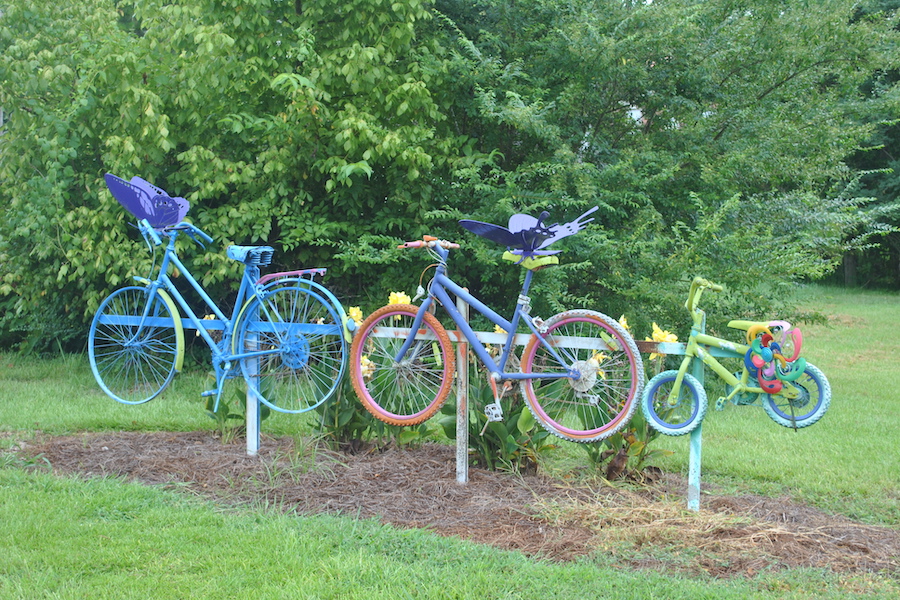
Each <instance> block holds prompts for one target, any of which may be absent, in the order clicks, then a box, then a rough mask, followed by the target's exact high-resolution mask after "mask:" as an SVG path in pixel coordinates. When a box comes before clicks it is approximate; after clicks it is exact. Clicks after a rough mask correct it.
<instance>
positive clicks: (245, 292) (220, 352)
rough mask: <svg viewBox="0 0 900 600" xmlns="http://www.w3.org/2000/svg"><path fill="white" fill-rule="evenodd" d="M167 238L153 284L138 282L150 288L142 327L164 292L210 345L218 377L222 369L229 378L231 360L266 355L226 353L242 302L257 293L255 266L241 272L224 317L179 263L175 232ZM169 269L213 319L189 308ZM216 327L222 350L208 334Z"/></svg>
mask: <svg viewBox="0 0 900 600" xmlns="http://www.w3.org/2000/svg"><path fill="white" fill-rule="evenodd" d="M168 237H169V242H168V244H166V249H165V251H164V253H163V259H162V263H161V264H160V267H159V275H158V276H157V277H156V279H155V280H152V281H149V280H147V279H144V278H139V279H138V281H140V282H142V283H145V284H147V285H148V286H149V288H150V296H149V301H148V302H147V305H146V307H145V309H144V310H145V314H144V315H143V316H142V323H141V325H143V324H144V323H145V322H146V319H148V318H149V317H148V315H147V314H146V311H147V310H149V308H150V306H152V300H153V298H154V296H155V295H156V294H158V293H159V292H160V290H164V291H165V292H166V294H168V295H169V296H170V297H171V298H172V299H174V300H175V302H177V303H178V306H179V307H180V308H181V310H182V312H183V314H184V315H185V316H186V317H187V321H188V323H189V324H190V326H189V327H190V328H194V329H196V330H197V333H198V335H199V336H200V337H201V338H203V340H204V341H205V342H206V344H207V346H209V348H210V351H211V352H212V356H213V366H214V368H215V369H216V373H217V375H220V374H221V373H220V370H223V372H224V373H225V374H226V376H232V371H233V365H231V364H229V363H231V362H232V361H236V360H241V359H243V358H250V357H253V356H262V355H264V354H267V352H254V353H242V354H234V353H229V352H227V351H226V350H225V349H226V348H228V347H229V345H230V343H231V339H232V337H233V335H234V329H235V327H236V325H237V321H238V316H239V315H240V311H241V309H242V308H243V306H244V304H245V302H246V301H247V300H248V299H249V298H250V297H251V296H252V295H253V294H254V293H256V285H255V282H256V280H258V279H259V268H258V267H257V266H255V265H245V268H244V273H243V276H242V278H241V286H240V288H239V289H238V294H237V298H236V299H235V304H234V309H233V311H232V316H231V318H230V319H229V318H228V317H226V316H225V314H224V313H223V311H222V310H221V309H220V308H219V306H218V305H217V304H216V303H215V302H214V301H213V299H212V298H210V297H209V295H208V294H207V293H206V291H205V290H204V289H203V288H202V287H201V285H200V283H199V282H197V280H196V279H195V278H194V276H193V275H191V273H190V271H189V270H188V268H187V267H186V266H185V265H184V263H182V262H181V260H180V259H179V258H178V254H177V252H176V250H175V241H176V238H177V237H178V233H177V232H171V233H169V234H168ZM170 267H174V268H176V269H178V271H179V273H181V276H182V277H183V278H184V280H185V281H187V283H188V284H189V285H190V287H191V288H192V289H193V290H194V291H195V292H196V293H197V295H198V296H199V297H200V299H201V300H202V301H203V303H204V304H205V305H206V306H207V307H208V308H209V309H210V310H211V311H212V312H213V314H214V315H215V316H216V320H208V319H200V318H199V317H198V316H197V314H196V313H195V312H194V311H193V309H192V308H191V307H190V305H189V304H188V302H187V300H185V298H184V296H183V295H182V294H181V292H180V291H179V290H178V288H177V287H175V284H174V282H173V281H172V279H171V278H170V277H169V269H170ZM184 321H185V320H184V319H182V320H181V327H185V322H184ZM219 328H221V329H222V330H223V334H222V345H221V348H220V347H219V344H218V343H216V341H215V340H213V338H212V336H211V335H210V333H209V330H210V329H219ZM181 351H182V352H183V351H184V349H183V348H182V349H181Z"/></svg>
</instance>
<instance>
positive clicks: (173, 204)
mask: <svg viewBox="0 0 900 600" xmlns="http://www.w3.org/2000/svg"><path fill="white" fill-rule="evenodd" d="M106 186H107V187H108V188H109V191H110V192H112V195H113V197H114V198H115V199H116V200H118V201H119V204H121V205H122V206H123V207H125V210H127V211H128V212H130V213H131V214H133V215H134V216H135V217H137V218H138V219H147V222H148V223H150V226H151V227H153V228H154V229H165V228H166V227H170V226H172V225H178V224H179V223H181V221H182V220H183V219H184V216H185V215H186V214H187V212H188V209H189V208H190V207H191V205H190V203H188V201H187V200H185V199H184V198H172V197H171V196H169V194H167V193H166V192H165V191H164V190H161V189H160V188H158V187H156V186H155V185H153V184H152V183H149V182H147V181H145V180H143V179H141V178H140V177H132V178H131V181H125V180H124V179H120V178H118V177H116V176H115V175H111V174H109V173H107V174H106Z"/></svg>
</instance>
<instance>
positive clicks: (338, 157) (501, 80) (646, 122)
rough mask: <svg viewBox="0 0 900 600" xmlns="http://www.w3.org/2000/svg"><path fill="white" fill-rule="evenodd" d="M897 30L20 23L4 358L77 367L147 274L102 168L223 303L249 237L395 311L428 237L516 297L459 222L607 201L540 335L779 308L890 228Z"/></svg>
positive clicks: (232, 7)
mask: <svg viewBox="0 0 900 600" xmlns="http://www.w3.org/2000/svg"><path fill="white" fill-rule="evenodd" d="M896 7H897V3H896V2H891V1H885V0H882V1H875V0H869V1H867V2H862V3H860V2H856V1H850V0H817V1H815V2H791V3H784V2H782V1H780V0H754V1H751V2H736V1H734V0H712V1H704V2H699V1H696V0H657V1H654V2H652V3H645V2H630V1H620V0H617V1H606V0H574V1H571V0H566V1H565V2H562V1H559V0H539V1H535V2H528V3H522V2H511V1H508V0H471V1H466V2H461V1H459V0H433V1H427V0H395V1H392V2H387V1H385V0H344V1H341V2H334V1H332V0H297V1H296V2H290V1H283V0H240V1H238V0H226V1H224V2H223V1H215V2H213V1H212V0H192V1H190V2H186V1H174V2H172V1H166V2H162V1H159V0H133V1H131V2H126V1H120V2H116V1H114V0H77V1H76V0H60V1H59V2H54V3H47V2H43V1H39V0H16V1H15V2H10V1H9V0H0V23H2V26H0V107H3V109H4V118H5V121H6V122H5V123H4V124H3V125H2V128H3V134H2V135H0V264H2V273H0V314H2V316H0V346H6V347H11V346H19V347H24V348H25V349H29V348H33V349H39V350H44V349H46V348H47V347H48V346H50V347H54V348H55V347H56V345H57V344H61V345H62V346H63V347H75V348H77V347H80V345H81V343H82V339H83V336H84V333H85V331H86V327H85V322H86V320H87V319H88V318H89V317H90V315H91V314H92V313H93V311H94V310H95V308H96V306H97V305H98V303H99V302H100V300H101V299H102V298H103V296H104V295H105V294H106V293H108V291H109V290H111V289H112V288H115V287H117V286H119V285H121V284H123V283H124V282H126V281H127V280H128V279H129V278H130V277H131V276H132V275H134V274H145V272H146V270H147V267H148V264H149V260H150V259H149V257H148V256H147V253H146V251H145V250H144V248H143V247H142V245H141V243H139V241H138V238H137V236H136V235H135V233H134V231H133V230H132V229H131V228H129V227H128V225H127V221H128V219H127V215H126V214H125V212H124V211H123V210H122V209H121V208H120V207H119V206H118V205H117V204H116V203H115V201H114V200H113V199H112V197H111V196H110V194H109V193H108V192H107V190H106V189H105V186H104V185H103V183H102V176H103V174H104V173H105V172H112V173H116V174H118V175H120V176H124V177H126V178H129V177H131V176H133V175H140V176H143V177H144V178H146V179H148V180H150V181H152V182H154V183H156V184H157V185H159V186H161V187H163V188H165V189H167V190H168V191H169V192H171V193H172V194H174V195H181V196H185V197H186V198H188V199H189V200H190V201H191V203H192V205H193V207H192V210H191V213H190V215H189V216H190V218H192V219H193V221H194V222H195V223H196V224H198V225H199V226H200V227H202V228H204V229H205V230H207V231H208V232H209V233H210V234H212V235H213V236H214V237H215V238H216V240H217V241H216V246H215V247H214V248H213V250H214V251H211V252H209V253H207V254H200V253H196V254H195V256H193V257H192V259H193V261H194V263H195V264H198V265H202V268H203V269H205V275H204V277H203V282H204V284H207V285H209V286H210V287H211V288H212V291H213V295H214V296H216V295H217V294H218V295H220V296H224V295H227V294H228V293H230V292H231V291H232V285H233V284H234V282H235V281H236V279H237V278H236V275H237V273H238V271H237V268H238V265H236V264H232V263H229V262H228V261H227V260H226V259H225V258H224V254H223V252H221V250H222V249H223V248H224V245H225V244H228V243H233V242H237V243H268V244H272V245H274V246H275V247H276V248H277V250H278V256H277V261H278V262H279V263H280V264H279V265H276V266H281V265H283V266H290V267H297V266H300V265H304V266H314V265H317V266H327V267H329V268H330V272H329V278H328V281H327V283H328V285H329V286H331V287H332V288H334V289H335V291H336V292H337V295H338V297H340V298H341V299H342V300H344V301H345V302H346V303H347V304H353V305H362V306H363V307H364V309H371V308H374V307H375V305H378V304H381V303H382V299H383V298H384V297H385V295H386V292H387V291H388V290H390V289H397V287H399V286H406V287H407V291H410V292H411V290H412V288H413V287H414V286H415V283H416V277H415V276H414V275H413V276H411V275H410V270H411V269H412V270H413V271H417V270H418V269H419V268H420V267H419V266H418V264H417V263H416V264H413V263H410V262H407V261H414V260H417V257H412V256H409V254H411V253H407V254H406V255H402V256H401V255H400V254H399V253H398V252H397V251H396V250H391V248H392V247H393V245H394V242H395V241H396V240H398V239H413V238H415V237H417V236H419V235H421V234H422V233H426V232H428V233H431V234H436V235H440V236H445V237H449V238H452V239H455V240H459V241H463V242H464V243H465V247H466V251H465V252H464V253H462V252H461V253H457V256H458V258H457V260H456V261H455V263H456V264H457V265H458V266H459V267H460V268H464V269H465V273H466V277H467V279H468V280H469V281H470V284H471V286H472V287H473V289H478V290H479V292H480V294H481V295H482V296H483V297H485V298H486V299H487V300H488V301H489V302H493V301H499V300H504V301H507V300H508V299H507V292H508V290H509V289H510V288H511V287H514V284H515V281H514V280H515V278H516V277H517V273H516V272H515V271H516V270H514V269H501V268H499V260H498V258H499V252H498V249H497V248H496V247H492V246H488V244H487V243H485V242H482V241H481V240H479V239H475V238H474V236H471V235H469V234H466V233H464V232H463V231H462V230H460V229H459V228H458V226H457V225H456V223H455V221H456V219H458V218H461V217H467V218H476V219H481V220H487V221H492V222H498V223H502V222H505V220H506V219H507V218H508V217H509V215H510V214H512V213H514V212H520V211H521V212H532V213H534V212H538V211H540V210H543V209H547V210H549V211H550V212H551V214H552V218H553V219H554V220H556V219H558V220H560V221H562V220H564V219H569V218H573V217H574V216H576V215H578V214H580V213H581V212H583V211H584V210H585V209H587V208H588V207H590V206H593V205H599V206H600V207H601V211H600V212H598V213H596V216H597V220H596V223H594V224H592V226H591V227H590V228H589V230H587V231H585V232H584V233H582V234H581V235H579V236H576V237H574V238H570V239H569V240H568V245H567V246H566V250H567V252H566V254H565V255H564V256H565V260H564V263H566V264H565V265H564V266H562V267H559V268H557V269H555V270H554V271H553V273H554V276H553V277H546V278H544V280H543V281H542V284H541V291H540V292H539V293H538V294H536V298H535V304H536V305H537V309H536V310H537V312H538V313H542V314H551V313H552V312H556V311H557V310H558V309H560V308H563V307H565V308H576V307H582V306H584V307H589V308H594V309H598V310H601V311H603V312H606V313H609V314H613V315H618V314H622V313H625V312H628V314H629V316H630V319H631V321H632V323H633V324H634V325H635V326H636V327H638V328H646V327H647V326H648V324H649V321H651V320H656V321H660V322H680V319H677V317H676V316H675V315H674V314H673V312H676V311H677V310H678V307H679V305H680V296H681V292H680V287H681V286H669V285H668V284H671V283H674V282H676V281H679V280H683V279H685V278H687V277H689V276H692V275H694V274H695V273H700V274H704V275H706V276H708V277H712V278H716V279H718V280H720V281H722V282H723V283H726V284H728V286H729V289H730V290H731V291H732V295H731V296H730V297H729V299H728V302H729V303H730V308H731V310H729V311H728V312H729V313H730V316H737V315H736V314H735V313H736V312H745V311H747V312H749V311H751V310H753V309H762V308H765V305H766V304H768V303H774V304H776V305H778V304H783V303H784V302H785V300H786V297H785V295H784V288H783V287H781V286H783V284H785V283H787V282H790V281H793V280H798V279H807V278H817V277H821V276H823V275H826V274H828V273H830V272H832V270H833V269H834V267H835V266H836V265H837V264H838V263H839V262H840V261H841V259H842V257H843V256H845V255H847V253H848V251H850V250H852V249H854V248H856V249H860V251H864V249H865V246H866V244H867V243H868V242H870V241H878V239H880V237H873V235H879V234H888V235H896V234H893V233H891V231H892V229H891V227H890V225H891V223H896V221H895V220H894V221H892V220H891V219H895V217H891V214H892V213H891V212H890V211H891V210H892V207H894V206H895V204H896V202H895V191H896V187H897V186H896V176H895V175H893V174H888V173H884V172H880V171H879V172H877V173H876V172H873V171H875V170H878V169H882V168H884V167H890V166H891V165H892V164H893V162H892V161H893V158H892V157H893V156H895V153H894V150H895V149H896V139H897V136H896V125H895V124H894V121H893V119H895V118H896V115H897V114H900V111H898V87H897V85H896V80H897V76H896V74H897V64H898V48H900V44H898V32H897V28H896V24H897V16H896V14H895V12H896V10H895V9H896ZM864 148H874V150H871V151H863V150H862V149H864ZM887 239H890V240H894V241H892V242H891V243H895V239H896V238H893V237H891V238H887ZM885 248H887V249H888V250H884V249H885ZM890 248H893V246H891V245H890V244H887V245H885V246H883V247H882V248H881V249H879V250H877V251H872V250H870V251H869V252H870V253H871V252H875V253H878V252H881V253H882V254H884V252H887V253H888V254H887V259H885V260H887V261H888V262H889V263H890V261H891V260H892V259H891V258H890V256H891V255H890V252H892V250H890ZM861 256H863V257H865V256H869V255H861ZM879 256H881V255H880V254H879ZM860 260H862V259H860ZM873 260H874V259H873ZM873 260H870V261H869V263H865V264H870V263H872V262H873ZM879 260H883V259H881V258H879ZM890 264H893V263H890ZM860 272H861V273H864V272H865V269H861V270H860ZM887 272H889V273H890V272H892V271H890V270H888V271H887ZM869 280H870V279H866V281H869ZM885 282H889V283H892V284H896V280H892V279H891V278H890V276H888V277H887V279H886V281H884V282H883V283H885ZM760 284H764V285H766V286H767V287H766V288H765V289H766V293H761V292H760V290H759V287H758V286H759V285H760ZM670 288H671V289H672V290H673V291H671V292H670V291H668V290H669V289H670ZM675 290H677V291H675ZM667 315H668V316H671V318H667Z"/></svg>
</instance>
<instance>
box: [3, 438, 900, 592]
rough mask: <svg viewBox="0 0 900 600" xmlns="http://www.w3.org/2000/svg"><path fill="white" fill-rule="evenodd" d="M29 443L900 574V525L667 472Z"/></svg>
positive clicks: (556, 541)
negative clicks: (629, 476)
mask: <svg viewBox="0 0 900 600" xmlns="http://www.w3.org/2000/svg"><path fill="white" fill-rule="evenodd" d="M18 451H19V452H20V453H22V454H24V455H28V456H32V457H33V456H41V457H43V458H44V459H46V460H47V461H48V462H49V464H50V465H51V466H52V468H53V469H54V471H55V472H57V473H61V474H68V475H71V474H74V475H79V476H84V477H97V476H110V475H112V476H121V477H125V478H127V479H129V480H135V481H140V482H143V483H146V484H149V485H162V486H166V485H171V484H178V485H177V488H178V489H187V490H189V491H191V492H193V493H196V494H200V495H203V496H206V497H211V498H214V499H216V500H217V501H220V502H229V503H236V504H243V503H247V502H253V501H257V500H261V499H262V500H266V501H268V504H269V505H274V506H278V507H281V508H283V509H284V510H290V511H296V512H298V513H302V514H314V513H332V514H343V515H350V516H354V517H359V518H372V519H378V520H380V521H381V522H383V523H390V524H391V525H394V526H397V527H404V528H409V527H417V528H425V529H429V530H431V531H433V532H435V533H437V534H440V535H448V536H457V537H461V538H465V539H469V540H472V541H475V542H478V543H483V544H490V545H492V546H496V547H498V548H504V549H510V550H518V551H521V552H523V553H525V554H528V555H532V556H535V557H540V558H544V559H549V560H572V559H575V558H578V557H580V556H585V555H589V554H591V553H593V552H602V553H603V554H604V555H605V556H606V557H607V558H609V557H613V559H614V560H615V562H617V563H619V564H622V565H623V566H628V567H637V568H649V569H660V570H661V569H665V570H667V571H669V572H671V571H672V570H673V569H675V570H678V571H682V572H685V573H687V574H698V573H705V574H708V575H712V576H714V577H739V576H752V575H754V574H756V573H758V572H760V571H763V570H773V569H775V570H777V569H783V568H789V567H823V568H827V569H831V570H833V571H837V572H844V573H864V572H882V573H887V574H889V575H890V576H892V577H898V578H900V531H898V530H896V529H891V528H886V527H875V526H869V525H864V524H860V523H855V522H853V521H851V520H849V519H846V518H844V517H839V516H833V515H828V514H825V513H823V512H821V511H819V510H816V509H814V508H811V507H809V506H804V505H800V504H797V503H794V502H791V501H790V500H788V499H786V498H774V499H773V498H766V497H760V496H740V497H734V496H726V495H717V494H715V493H705V494H704V496H703V497H702V499H701V511H700V512H699V513H694V512H690V511H687V510H686V509H685V500H684V497H683V494H684V491H685V489H686V485H685V482H684V481H683V480H681V479H680V478H677V477H675V476H672V475H667V474H664V475H663V476H662V477H661V478H659V480H658V481H656V482H654V483H653V484H650V485H644V486H610V485H606V484H603V483H596V482H594V483H593V484H585V483H582V482H566V481H561V480H558V479H552V478H549V477H543V476H539V475H537V476H532V475H529V476H520V475H513V474H509V473H494V472H490V471H485V470H482V469H477V468H470V470H469V482H468V483H466V484H459V483H457V481H456V459H455V453H454V452H455V450H454V448H453V447H448V446H441V445H435V444H425V445H423V446H421V447H417V448H412V449H396V448H392V449H389V450H386V451H382V452H361V453H357V454H344V453H338V452H332V451H329V450H324V449H322V448H321V447H318V448H316V447H313V446H310V447H308V448H299V449H298V448H296V447H295V441H294V439H292V438H288V437H285V438H278V439H272V438H265V437H264V438H263V440H262V445H261V448H260V452H259V455H258V456H257V457H249V456H247V454H246V447H245V446H244V444H243V440H238V441H237V442H235V443H231V444H223V443H222V442H221V440H219V439H217V438H216V437H215V436H214V435H213V434H212V433H210V432H188V433H172V432H150V433H145V432H138V433H135V432H115V433H98V434H94V433H91V434H83V435H75V436H65V437H47V438H44V439H40V440H36V441H34V442H32V443H29V444H20V447H19V449H18ZM704 491H705V492H708V490H704ZM650 548H653V549H654V551H652V552H651V551H648V549H650ZM660 549H662V550H663V552H660V551H659V550H660ZM666 551H668V552H669V556H670V558H666ZM671 556H678V558H677V559H672V558H671Z"/></svg>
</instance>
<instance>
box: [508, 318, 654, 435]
mask: <svg viewBox="0 0 900 600" xmlns="http://www.w3.org/2000/svg"><path fill="white" fill-rule="evenodd" d="M545 325H546V327H547V332H546V334H545V335H543V339H544V340H545V341H546V342H547V344H548V345H549V346H550V347H552V348H553V349H554V350H555V352H556V353H557V354H558V355H559V356H560V357H561V359H562V360H563V361H564V363H565V364H562V363H560V362H559V361H558V360H557V359H556V358H555V357H554V356H553V354H552V353H551V352H550V351H549V350H548V348H547V346H545V345H544V344H543V343H541V341H540V340H539V339H538V337H537V336H534V335H533V336H531V339H530V340H529V341H528V344H527V345H526V346H525V350H524V351H523V352H522V360H521V365H522V367H521V368H522V372H523V373H553V374H558V375H559V378H552V379H525V380H523V381H522V386H521V387H522V395H523V396H524V397H525V402H526V403H527V405H528V408H529V409H530V410H531V412H532V413H533V414H534V416H535V418H536V419H537V420H538V421H539V422H540V423H541V425H543V427H544V428H545V429H547V431H549V432H550V433H552V434H554V435H557V436H559V437H561V438H563V439H566V440H570V441H573V442H594V441H598V440H602V439H604V438H607V437H609V436H611V435H612V434H614V433H616V432H617V431H619V430H620V429H621V428H622V427H624V426H625V425H626V424H627V423H628V421H629V420H630V419H631V415H632V414H633V413H634V410H635V408H636V407H637V405H636V404H635V398H637V397H638V396H639V395H640V393H641V389H642V388H643V383H644V366H643V363H642V361H641V355H640V354H639V353H638V349H637V345H636V344H635V343H634V340H633V339H632V338H631V336H630V335H629V334H628V332H626V331H625V330H624V329H623V328H622V326H621V325H619V324H618V323H617V322H616V321H614V320H613V319H611V318H609V317H607V316H606V315H604V314H601V313H598V312H594V311H589V310H572V311H568V312H563V313H559V314H557V315H554V316H553V317H551V318H550V319H548V320H547V321H546V323H545ZM570 368H572V369H576V370H578V371H579V372H580V374H581V376H580V378H578V379H573V378H571V377H568V376H567V374H568V371H569V369H570Z"/></svg>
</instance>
